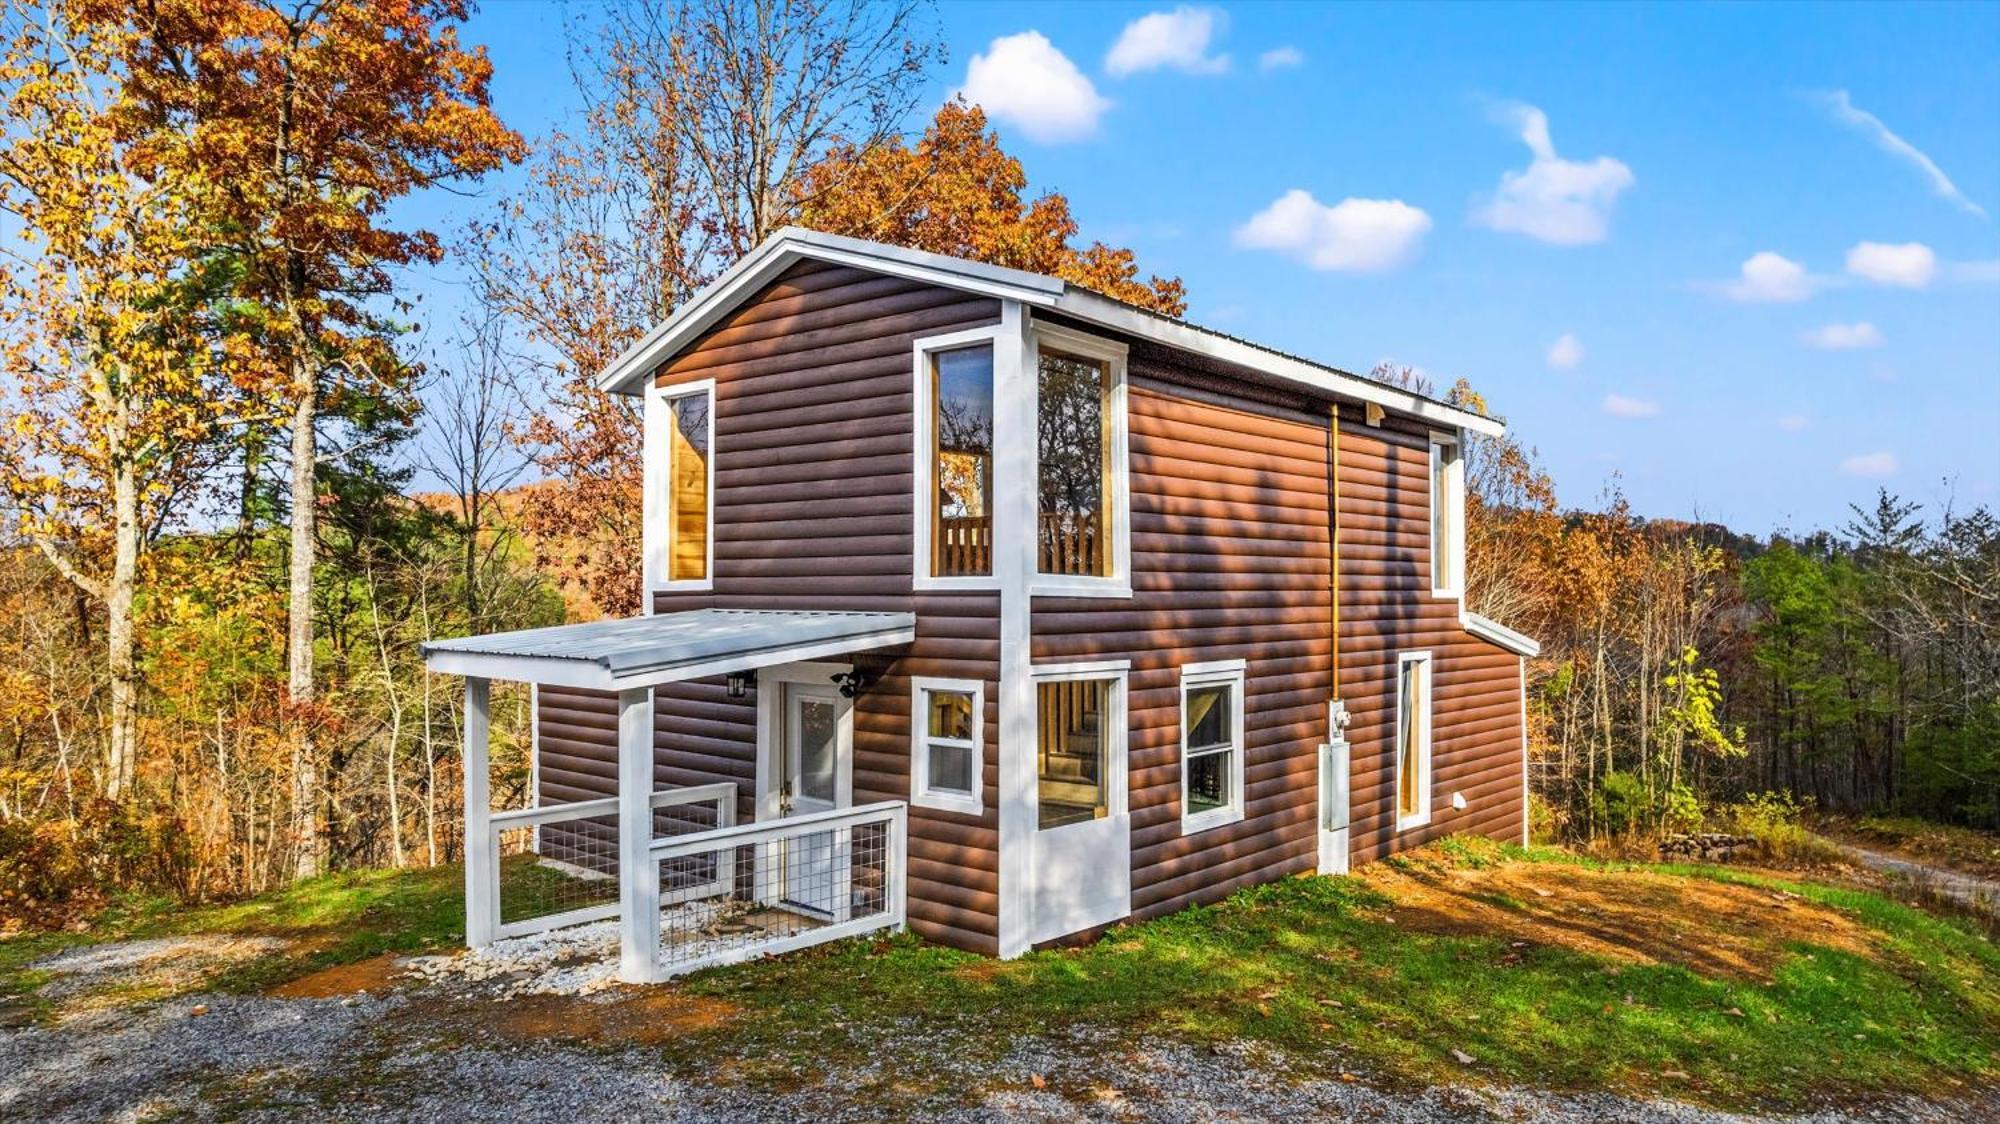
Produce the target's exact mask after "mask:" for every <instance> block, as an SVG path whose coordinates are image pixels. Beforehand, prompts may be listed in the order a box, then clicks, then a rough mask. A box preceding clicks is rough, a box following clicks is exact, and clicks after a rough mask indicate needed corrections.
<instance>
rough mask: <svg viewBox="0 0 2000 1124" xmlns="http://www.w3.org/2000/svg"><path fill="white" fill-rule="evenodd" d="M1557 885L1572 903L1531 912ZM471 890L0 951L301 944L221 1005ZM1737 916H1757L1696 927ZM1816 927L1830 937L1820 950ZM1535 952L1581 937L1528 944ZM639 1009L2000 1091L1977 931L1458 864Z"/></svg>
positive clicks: (709, 1029)
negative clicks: (244, 941) (1981, 1086)
mask: <svg viewBox="0 0 2000 1124" xmlns="http://www.w3.org/2000/svg"><path fill="white" fill-rule="evenodd" d="M1488 875H1498V876H1501V878H1500V879H1499V881H1500V883H1501V885H1500V887H1499V888H1494V887H1491V886H1489V885H1487V884H1486V883H1484V882H1481V881H1480V879H1483V878H1486V877H1487V876H1488ZM1540 881H1546V882H1547V883H1548V884H1549V885H1552V886H1558V887H1561V888H1563V892H1560V893H1555V892H1550V891H1543V890H1536V889H1533V888H1532V885H1534V884H1538V882H1540ZM1461 883H1462V884H1463V885H1462V887H1461V886H1460V884H1461ZM1641 883H1643V885H1641ZM1454 887H1460V888H1458V889H1454ZM1524 887H1528V888H1524ZM1642 890H1643V891H1644V895H1651V896H1652V898H1654V899H1658V900H1661V901H1674V900H1680V899H1679V898H1676V896H1675V895H1683V896H1684V897H1685V898H1686V900H1687V902H1688V903H1689V904H1688V905H1687V906H1686V907H1685V908H1683V909H1681V911H1680V912H1679V913H1677V914H1675V915H1673V916H1669V917H1665V918H1664V919H1663V920H1662V921H1661V924H1663V925H1667V926H1670V927H1675V928H1676V929H1678V927H1682V926H1685V927H1686V929H1687V933H1688V936H1687V937H1686V939H1687V940H1688V941H1690V942H1691V943H1692V944H1694V945H1697V946H1698V945H1702V944H1703V943H1704V941H1705V940H1706V938H1705V937H1704V926H1708V927H1711V928H1713V930H1714V934H1715V941H1714V943H1715V944H1716V946H1717V947H1719V948H1728V949H1734V948H1736V947H1737V946H1736V945H1734V944H1730V941H1731V940H1733V939H1735V938H1731V937H1729V935H1728V932H1734V931H1735V930H1734V929H1731V928H1730V927H1731V926H1740V922H1741V918H1740V917H1738V914H1740V913H1742V912H1743V910H1745V909H1753V908H1756V903H1757V902H1758V901H1762V900H1763V899H1766V898H1768V899H1771V901H1772V902H1773V903H1775V904H1771V905H1769V909H1770V910H1771V911H1772V914H1773V916H1784V917H1797V918H1800V919H1801V920H1799V921H1798V924H1799V925H1800V926H1802V928H1801V932H1802V933H1804V934H1805V935H1803V936H1799V937H1797V938H1796V939H1794V938H1793V937H1792V936H1790V935H1788V933H1786V932H1779V933H1778V935H1777V936H1775V937H1773V936H1771V935H1770V934H1764V935H1762V936H1761V937H1759V939H1760V940H1763V941H1764V942H1765V943H1763V944H1760V945H1755V947H1756V948H1760V949H1763V950H1764V951H1763V952H1762V953H1759V955H1760V956H1761V957H1762V960H1761V961H1760V962H1759V964H1758V965H1756V968H1757V970H1756V971H1753V972H1748V973H1744V972H1736V973H1732V972H1724V971H1710V970H1706V968H1705V967H1704V966H1703V963H1702V962H1700V961H1699V960H1695V961H1690V962H1687V963H1679V962H1673V959H1672V958H1671V957H1665V956H1652V957H1648V956H1632V955H1625V954H1624V952H1623V951H1622V949H1621V947H1620V946H1619V944H1618V941H1620V940H1621V939H1624V938H1625V937H1626V936H1630V935H1632V930H1630V929H1629V928H1628V929H1619V928H1617V926H1616V925H1615V924H1614V923H1613V921H1611V920H1602V921H1598V922H1593V925H1594V926H1595V927H1592V926H1587V925H1581V924H1580V922H1579V920H1578V917H1579V916H1582V915H1573V913H1572V912H1569V911H1573V910H1574V909H1575V908H1576V902H1577V901H1578V900H1579V899H1578V897H1577V896H1576V895H1583V894H1586V893H1587V894H1598V895H1602V896H1603V900H1605V901H1609V902H1613V903H1616V902H1617V901H1620V900H1622V899H1623V898H1624V897H1633V898H1635V899H1636V898H1637V897H1640V896H1644V895H1642V894H1641V891H1642ZM1434 891H1435V892H1437V893H1445V894H1447V895H1448V894H1453V893H1456V894H1459V895H1460V897H1458V898H1455V899H1450V900H1458V901H1463V902H1469V903H1476V905H1477V907H1478V908H1480V909H1484V910H1487V911H1489V912H1488V913H1486V914H1484V915H1483V916H1485V917H1487V918H1499V919H1502V920H1501V921H1500V922H1497V923H1496V924H1499V925H1500V926H1501V928H1505V927H1506V926H1507V925H1510V924H1512V923H1513V922H1514V921H1515V920H1518V921H1519V923H1520V924H1522V925H1528V926H1540V927H1541V928H1531V929H1528V930H1524V931H1523V932H1525V933H1527V934H1529V937H1528V938H1524V937H1523V935H1522V934H1521V933H1513V932H1510V931H1499V930H1498V929H1496V930H1495V931H1484V930H1482V929H1480V928H1478V927H1476V926H1474V927H1469V928H1468V927H1465V926H1460V927H1457V928H1454V927H1453V926H1451V925H1450V924H1443V923H1440V920H1439V918H1440V916H1441V915H1440V914H1438V913H1437V912H1436V911H1435V910H1428V909H1427V908H1426V907H1424V906H1423V905H1422V903H1420V902H1419V901H1418V900H1417V899H1418V896H1419V895H1420V894H1433V892H1434ZM459 893H460V888H459V882H458V873H457V871H456V870H454V869H442V870H438V871H429V872H415V873H404V874H399V875H388V874H373V875H367V874H362V875H341V876H335V877H330V878H325V879H320V880H317V881H314V882H310V883H306V884H303V885H301V886H297V887H293V888H291V889H289V890H286V891H284V892H282V893H279V894H274V895H269V896H266V897H263V898H258V899H255V900H253V901H249V902H245V903H243V904H240V905H234V906H225V907H216V908H208V909H193V910H181V911H176V910H172V909H169V908H166V907H164V906H161V905H159V904H158V903H127V904H126V905H124V906H123V907H121V911H120V912H118V913H117V914H114V915H113V916H109V917H107V918H106V919H104V921H103V922H101V923H100V924H99V925H98V926H97V928H96V930H95V931H93V932H92V933H91V934H89V935H88V936H84V937H78V936H73V935H62V936H42V937H26V938H16V939H14V940H9V941H5V942H0V994H4V993H14V992H17V991H19V990H20V989H22V988H23V987H25V986H27V985H29V984H32V983H33V982H34V981H33V980H32V979H31V978H29V977H28V976H27V975H26V974H24V972H23V965H25V964H26V963H27V962H28V961H30V960H32V959H34V958H35V957H36V956H38V955H41V954H42V953H44V952H46V951H48V950H50V949H52V948H55V947H58V946H60V945H61V944H63V943H67V942H76V941H82V940H102V939H109V938H113V937H124V936H154V935H172V934H176V933H216V932H234V933H261V934H283V935H297V936H300V937H302V938H304V939H302V940H301V942H300V951H299V952H298V953H297V954H296V955H289V956H280V957H272V958H269V960H268V961H267V962H263V963H260V964H257V965H253V966H251V967H249V968H246V969H241V970H238V971H235V972H232V973H231V975H230V976H229V977H228V978H226V979H225V980H224V981H223V983H224V985H225V986H228V987H232V988H243V987H254V986H261V985H267V984H272V983H276V982H279V981H281V980H283V979H286V978H289V977H291V976H296V975H299V974H302V973H304V972H306V971H309V970H311V969H313V968H315V967H321V966H326V965H331V964H337V963H345V962H349V961H353V960H358V959H362V958H365V957H367V956H371V955H374V954H377V953H380V952H384V951H416V950H424V949H433V948H439V947H444V946H448V945H451V944H453V943H455V942H456V941H457V940H458V934H459V924H460V917H459V909H460V901H459ZM1732 893H1733V894H1737V895H1739V896H1740V897H1742V898H1743V900H1744V901H1745V902H1748V903H1750V904H1749V905H1745V906H1741V907H1736V906H1731V907H1729V908H1728V909H1727V910H1724V911H1720V912H1718V911H1717V909H1716V907H1713V906H1707V907H1704V906H1702V905H1701V904H1700V903H1702V902H1705V901H1707V902H1712V901H1714V900H1716V895H1722V894H1732ZM1785 895H1795V896H1796V897H1795V898H1786V897H1785ZM1649 900H1651V899H1649ZM1705 910H1706V912H1705ZM1588 916H1589V917H1597V916H1598V915H1596V914H1590V915H1588ZM1444 920H1445V921H1449V916H1445V917H1444ZM1753 920H1754V919H1753ZM1836 922H1837V925H1836ZM1619 923H1620V924H1629V919H1627V920H1625V921H1620V922H1619ZM1808 923H1809V924H1808ZM1810 926H1821V927H1823V928H1825V931H1826V932H1827V933H1829V934H1830V935H1829V936H1828V937H1827V938H1826V939H1825V940H1824V941H1823V942H1822V941H1820V940H1818V939H1816V938H1814V937H1813V936H1812V935H1811V934H1812V933H1814V932H1817V931H1819V930H1818V929H1814V928H1811V927H1810ZM1725 930H1728V932H1726V931H1725ZM1541 932H1547V933H1551V934H1556V935H1557V937H1561V936H1562V935H1563V934H1568V933H1575V934H1578V939H1576V940H1567V939H1550V940H1546V941H1545V940H1540V939H1535V938H1533V937H1532V934H1534V933H1541ZM1641 935H1643V934H1641ZM1739 935H1740V934H1739ZM1746 939H1747V938H1746ZM1672 943H1673V942H1671V941H1669V942H1666V944H1665V945H1663V946H1662V947H1671V945H1672ZM1739 943H1740V942H1739ZM1649 947H1650V946H1649ZM1743 947H1751V946H1750V945H1747V944H1746V945H1743ZM648 994H649V995H650V996H651V999H652V1001H654V1002H660V1001H662V1000H673V1001H685V1002H686V1003H689V1004H704V1005H706V1006H707V1007H708V1008H709V1009H711V1010H715V1011H720V1012H723V1014H722V1015H721V1016H720V1017H719V1018H717V1019H714V1020H712V1021H704V1022H703V1023H701V1024H699V1025H696V1024H693V1023H690V1024H689V1029H687V1030H685V1031H684V1032H681V1033H678V1034H677V1036H676V1037H675V1038H674V1040H673V1042H672V1044H671V1045H670V1046H669V1047H668V1048H667V1049H666V1050H665V1051H664V1056H665V1057H666V1059H667V1060H668V1063H669V1064H670V1065H675V1066H685V1067H687V1068H688V1070H689V1072H691V1073H703V1072H706V1073H710V1074H712V1073H713V1072H714V1071H715V1070H716V1069H717V1068H718V1067H720V1068H723V1069H726V1070H728V1071H731V1072H735V1073H738V1074H741V1075H744V1076H746V1077H751V1078H760V1079H772V1080H790V1079H796V1078H797V1077H798V1076H799V1075H800V1074H808V1075H810V1074H813V1073H816V1072H824V1070H825V1069H826V1068H828V1067H829V1066H831V1065H833V1064H836V1063H839V1062H842V1061H845V1062H863V1061H875V1062H880V1063H883V1067H884V1069H885V1070H890V1071H894V1072H896V1073H897V1074H898V1075H899V1079H907V1080H913V1081H919V1082H920V1081H922V1080H923V1078H924V1074H925V1068H926V1067H928V1066H945V1065H952V1066H959V1067H963V1066H965V1065H968V1064H973V1063H979V1062H982V1061H990V1060H991V1059H994V1058H997V1057H998V1056H1000V1055H1002V1054H1004V1053H1005V1052H1006V1051H1007V1050H1008V1049H1009V1048H1010V1046H1011V1045H1012V1043H1013V1041H1014V1040H1015V1039H1017V1038H1018V1037H1019V1036H1022V1035H1032V1034H1039V1033H1046V1032H1051V1031H1053V1032H1058V1033H1060V1032H1064V1031H1067V1030H1072V1029H1075V1030H1081V1031H1088V1032H1091V1033H1094V1034H1098V1035H1102V1036H1109V1037H1111V1038H1112V1039H1114V1040H1123V1041H1136V1040H1138V1039H1140V1038H1143V1037H1167V1038H1173V1039H1177V1040H1182V1041H1188V1042H1192V1043H1195V1044H1205V1043H1219V1042H1224V1041H1238V1042H1241V1041H1248V1042H1255V1043H1261V1044H1265V1045H1268V1046H1270V1047H1272V1048H1273V1049H1275V1050H1277V1051H1280V1052H1281V1053H1282V1054H1283V1055H1284V1056H1285V1057H1286V1058H1287V1060H1288V1063H1289V1064H1290V1065H1291V1066H1292V1067H1293V1068H1296V1069H1297V1070H1299V1071H1300V1072H1303V1073H1312V1074H1317V1075H1322V1076H1333V1075H1337V1074H1339V1073H1342V1072H1347V1071H1355V1072H1359V1073H1361V1074H1362V1075H1364V1076H1365V1077H1367V1078H1369V1079H1371V1080H1377V1081H1390V1082H1397V1081H1408V1082H1424V1081H1429V1080H1433V1079H1437V1078H1441V1077H1449V1078H1451V1079H1454V1080H1466V1079H1475V1080H1479V1079H1484V1080H1497V1081H1504V1082H1520V1083H1527V1084H1535V1085H1541V1086H1548V1087H1556V1088H1615V1089H1621V1090H1628V1091H1629V1090H1637V1091H1643V1092H1658V1093H1663V1094H1667V1095H1673V1096H1678V1097H1682V1098H1687V1099H1693V1100H1698V1101H1703V1102H1708V1103H1715V1104H1723V1105H1747V1104H1762V1105H1773V1106H1783V1105H1802V1104H1806V1103H1810V1102H1816V1101H1819V1100H1822V1099H1824V1098H1827V1097H1859V1096H1867V1095H1872V1094H1879V1093H1883V1092H1890V1091H1905V1090H1908V1091H1929V1092H1932V1093H1948V1092H1952V1091H1955V1090H1963V1089H1964V1088H1966V1087H1967V1085H1968V1084H1972V1083H1990V1082H1992V1081H1993V1080H1995V1079H1996V1078H2000V951H1996V949H1995V948H1994V946H1993V945H1992V944H1991V943H1990V942H1989V941H1988V940H1987V939H1986V938H1985V937H1983V936H1981V935H1980V934H1979V933H1978V932H1977V931H1975V930H1974V929H1972V928H1971V927H1969V926H1967V925H1965V924H1964V923H1962V922H1960V921H1957V920H1953V919H1947V918H1940V917H1934V916H1931V915H1928V914H1925V913H1922V912H1919V911H1917V910H1915V909H1912V908H1909V907H1906V906H1902V905H1898V904H1896V903H1895V902H1892V901H1890V900H1888V899H1886V898H1884V897H1881V896H1879V895H1876V894H1873V893H1868V892H1863V891H1858V890H1848V889H1839V888H1834V887H1828V886H1821V885H1815V884H1810V883H1801V882H1793V881H1788V880H1782V879H1775V878H1771V877H1767V876H1763V875H1758V874H1753V873H1749V872H1744V871H1739V870H1732V869H1726V868H1679V867H1660V866H1647V865H1636V864H1635V865H1616V864H1603V863H1592V862H1586V861H1584V860H1579V859H1576V858H1573V857H1570V856H1568V855H1565V854H1562V853H1559V852H1553V851H1544V850H1538V851H1534V852H1523V851H1521V850H1519V849H1516V848H1504V849H1503V848H1499V847H1497V846H1494V845H1488V844H1478V843H1464V842H1458V843H1453V844H1451V845H1450V846H1447V847H1443V848H1434V849H1432V850H1431V851H1428V852H1425V853H1422V854H1420V855H1419V856H1417V857H1415V858H1413V859H1405V860H1399V861H1397V862H1392V863H1391V864H1385V865H1384V866H1382V867H1379V868H1369V870H1367V871H1364V872H1362V873H1361V874H1359V875H1357V876H1356V877H1350V878H1296V879H1288V880H1285V881H1283V882H1280V883H1276V884H1273V885H1269V886H1263V887H1258V888H1256V889H1252V890H1248V891H1245V892H1243V893H1239V894H1237V895H1235V896H1233V897H1231V898H1230V899H1228V900H1227V901H1225V902H1223V903H1221V904H1218V905H1215V906H1209V907H1204V908H1199V909H1191V910H1187V911H1185V912H1182V913H1179V914H1176V915H1173V916H1171V917H1167V918H1163V919H1160V920H1157V921H1152V922H1148V923H1145V924H1140V925H1134V926H1128V927H1124V928H1120V929H1117V930H1114V931H1113V932H1112V933H1110V934H1109V935H1108V936H1106V937H1105V938H1104V939H1102V940H1100V941H1098V942H1097V943H1095V944H1093V945H1090V946H1088V947H1085V948H1081V949H1075V950H1066V951H1054V952H1043V953H1036V954H1033V955H1030V956H1027V957H1024V958H1022V959H1020V960H1016V961H1011V962H1006V963H1001V962H996V961H992V960H988V959H985V958H982V957H978V956H973V955H969V954H965V953H960V952H956V951H953V950H949V949H943V948H937V947H934V946H929V945H926V944H924V943H922V942H921V941H918V940H917V939H915V938H913V937H909V936H901V937H896V938H893V939H885V940H878V941H851V942H844V943H842V944H839V945H835V946H830V947H828V948H824V949H819V950H813V951H808V952H804V953H797V954H793V955H790V956H786V957H783V958H779V959H776V960H772V961H767V962H763V963H758V964H749V965H741V966H737V967H731V968H725V969H717V970H713V971H710V972H705V973H701V974H699V975H696V976H694V977H691V978H689V979H687V980H685V981H682V982H680V983H677V984H673V985H669V988H668V989H667V990H666V991H665V992H660V991H653V992H650V993H648ZM676 996H677V997H679V999H678V1000H674V997H676ZM578 1002H583V1001H582V1000H579V1001H578ZM1460 1055H1463V1056H1465V1057H1469V1058H1471V1059H1472V1060H1471V1061H1470V1062H1469V1063H1468V1062H1465V1061H1463V1060H1461V1058H1460ZM960 1071H961V1072H962V1071H963V1070H962V1068H961V1070H960Z"/></svg>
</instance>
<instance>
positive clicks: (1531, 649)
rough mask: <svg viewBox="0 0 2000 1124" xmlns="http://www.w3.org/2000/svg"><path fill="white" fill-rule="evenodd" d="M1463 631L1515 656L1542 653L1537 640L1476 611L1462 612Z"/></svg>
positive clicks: (1531, 655) (1530, 655)
mask: <svg viewBox="0 0 2000 1124" xmlns="http://www.w3.org/2000/svg"><path fill="white" fill-rule="evenodd" d="M1460 620H1461V623H1462V624H1464V626H1465V631H1467V632H1469V633H1471V634H1472V635H1474V636H1477V637H1479V638H1480V639H1481V640H1484V641H1486V642H1487V643H1489V644H1497V645H1499V646H1500V647H1502V648H1505V649H1507V650H1508V651H1510V652H1512V653H1514V654H1515V655H1517V656H1527V657H1534V656H1539V655H1541V654H1542V645H1541V642H1540V641H1538V640H1534V639H1532V638H1530V637H1527V636H1523V635H1521V634H1520V633H1518V632H1515V631H1514V630H1513V629H1511V628H1508V627H1507V626H1506V625H1504V624H1501V623H1500V622H1499V621H1496V620H1492V619H1489V618H1487V617H1482V616H1480V615H1479V614H1478V613H1464V614H1461V617H1460Z"/></svg>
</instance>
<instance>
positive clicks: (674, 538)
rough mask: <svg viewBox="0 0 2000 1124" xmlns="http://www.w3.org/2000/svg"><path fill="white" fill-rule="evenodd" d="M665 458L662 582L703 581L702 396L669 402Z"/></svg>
mask: <svg viewBox="0 0 2000 1124" xmlns="http://www.w3.org/2000/svg"><path fill="white" fill-rule="evenodd" d="M668 408H669V409H670V410H672V411H673V418H674V426H673V432H672V434H671V436H670V440H671V441H672V442H673V445H672V448H671V449H670V450H669V451H668V458H667V473H668V477H669V479H668V484H667V539H668V542H667V577H668V579H669V580H672V581H699V580H700V579H702V578H705V577H707V576H708V446H709V427H708V395H707V394H689V395H686V396H684V397H681V398H676V399H674V400H673V401H672V402H671V403H670V404H669V407H668Z"/></svg>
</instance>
